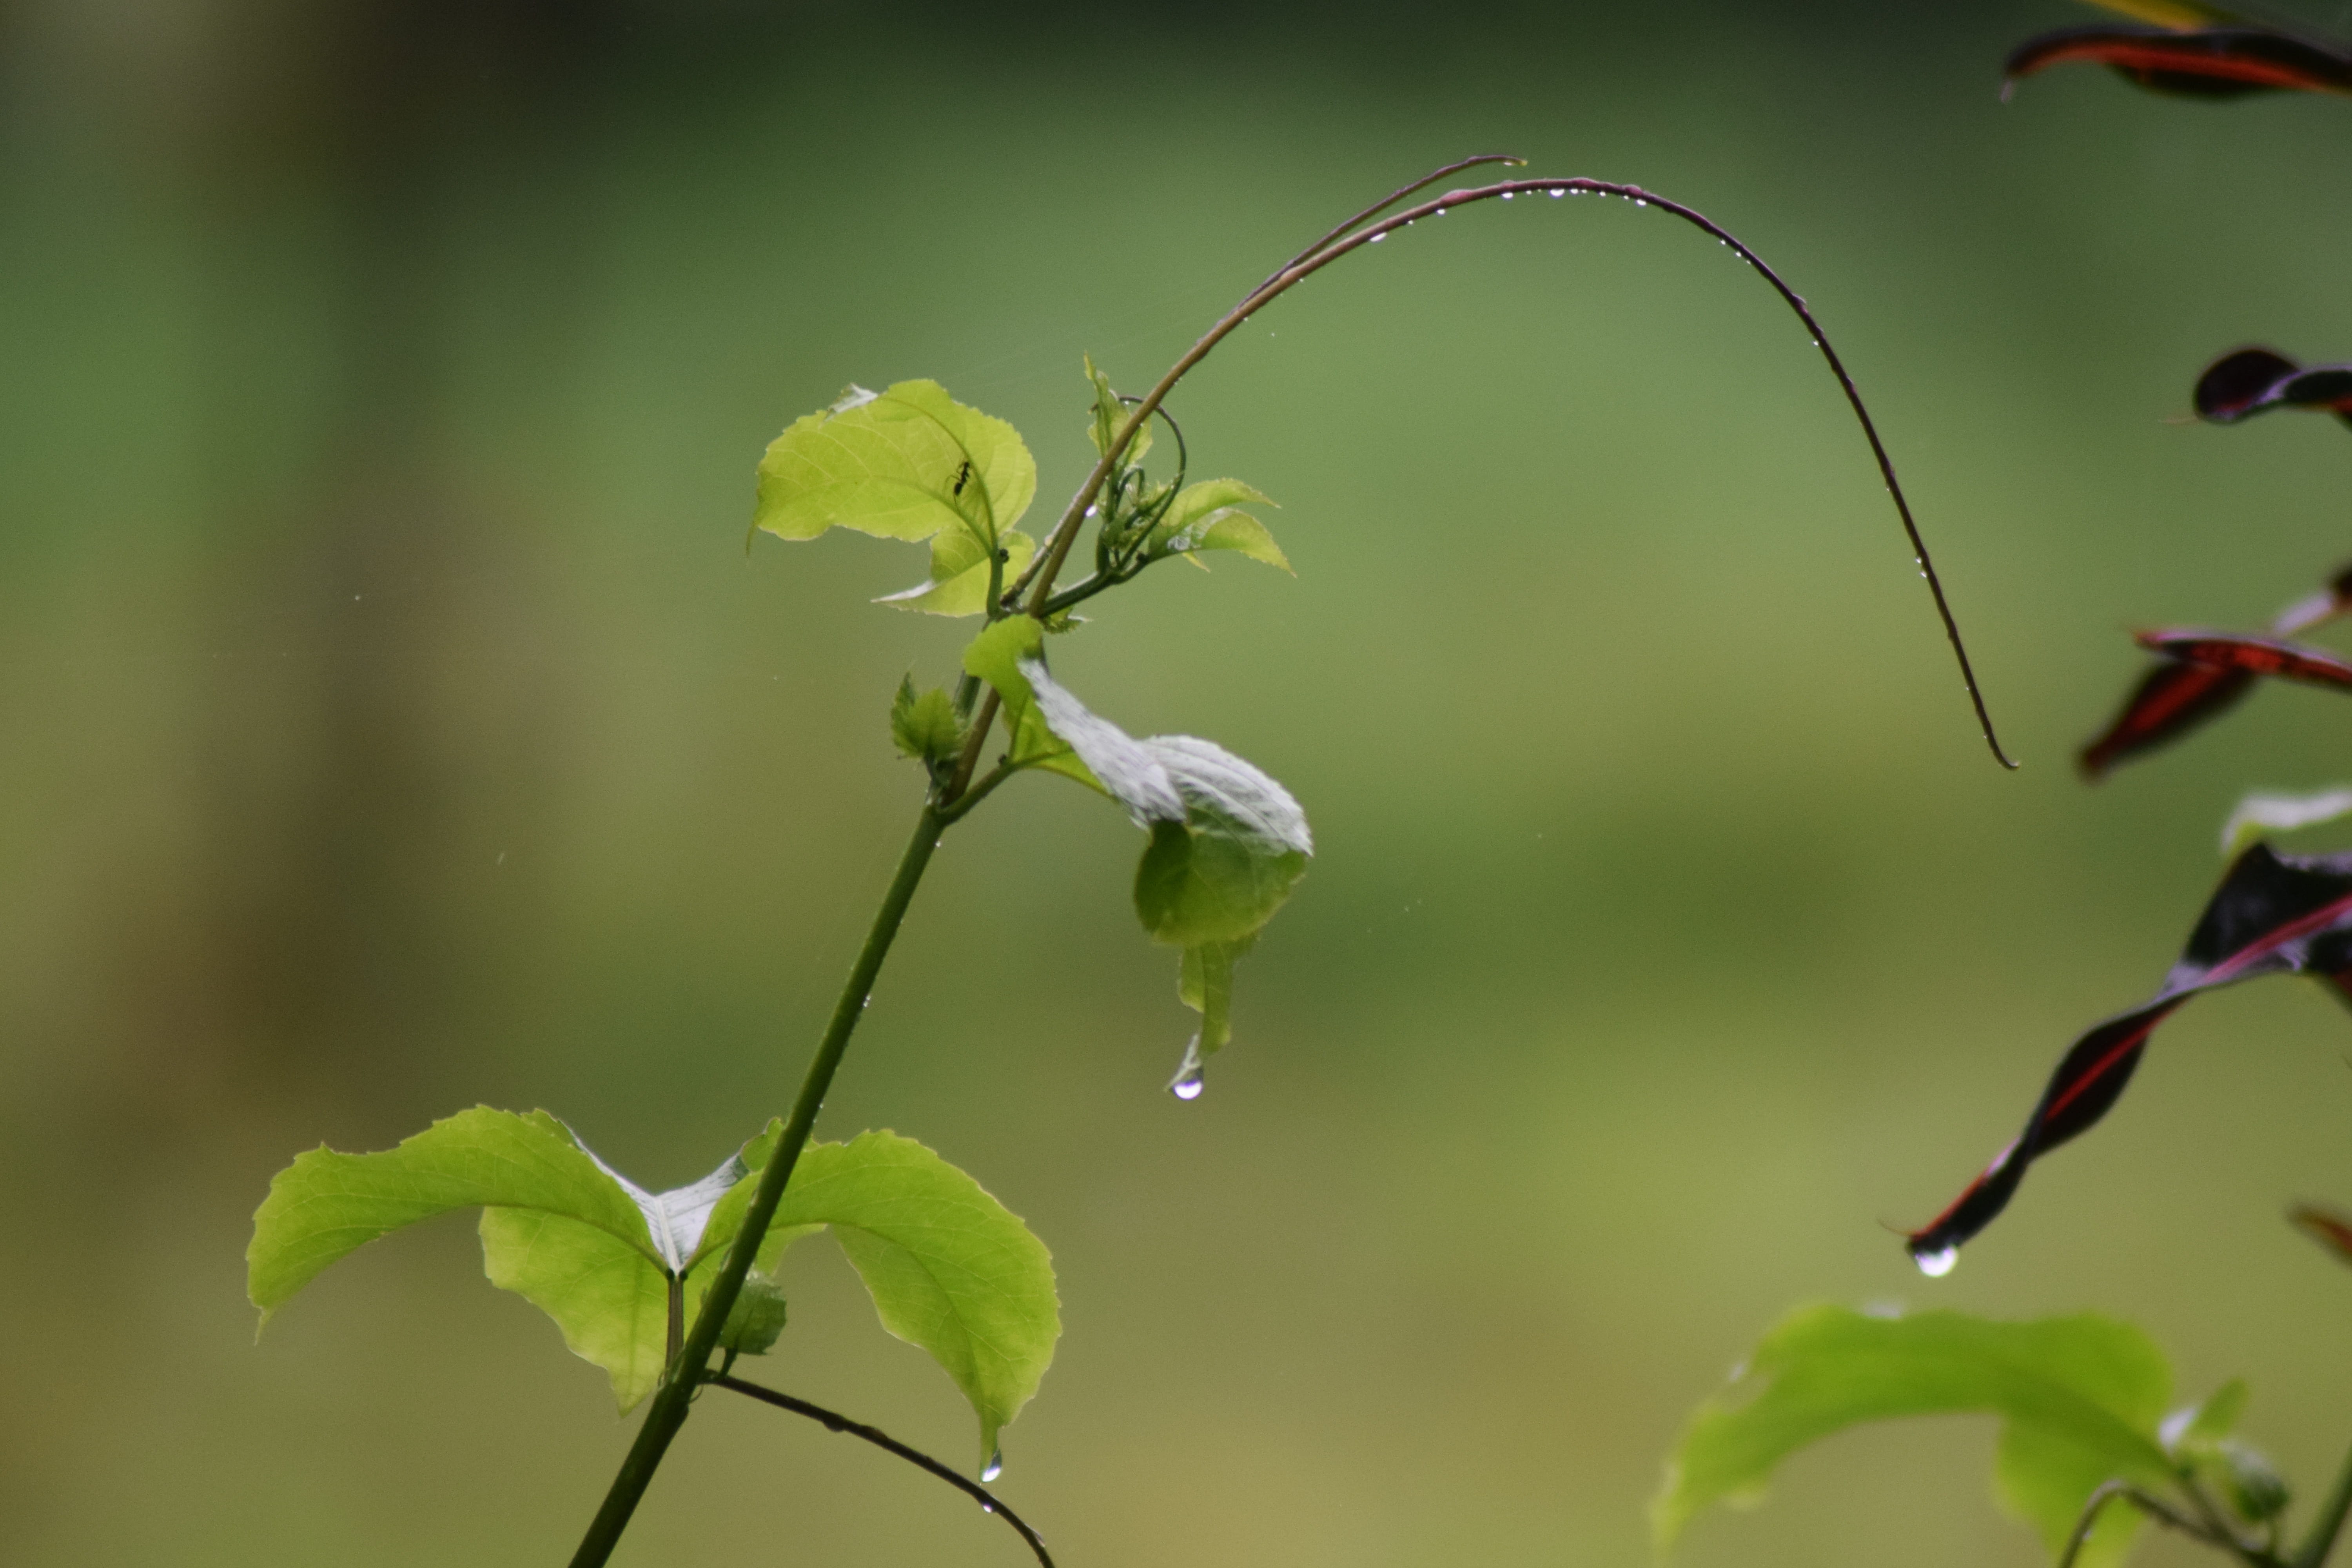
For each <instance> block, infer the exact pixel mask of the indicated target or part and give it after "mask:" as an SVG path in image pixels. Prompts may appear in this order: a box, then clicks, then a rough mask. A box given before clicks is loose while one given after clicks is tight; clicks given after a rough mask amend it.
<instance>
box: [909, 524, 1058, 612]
mask: <svg viewBox="0 0 2352 1568" xmlns="http://www.w3.org/2000/svg"><path fill="white" fill-rule="evenodd" d="M997 544H998V547H999V548H1001V549H1002V550H1003V552H1004V555H1005V559H1004V561H1003V564H1002V565H1000V566H999V567H998V569H997V575H996V580H997V581H998V582H1000V583H1010V582H1012V581H1013V579H1014V578H1016V577H1018V576H1019V575H1020V574H1021V573H1022V571H1023V569H1024V568H1025V567H1026V566H1027V565H1028V564H1029V562H1030V558H1031V557H1033V556H1034V555H1035V554H1036V553H1037V542H1036V541H1035V540H1034V539H1032V538H1030V537H1029V536H1028V535H1027V534H1025V533H1024V532H1022V531H1020V530H1019V529H1017V528H1016V529H1011V530H1008V531H1006V532H1005V533H1003V535H1002V536H1001V537H1000V538H999V539H998V541H997ZM988 584H989V571H988V547H987V546H986V545H984V544H982V543H981V542H979V541H978V540H976V539H974V538H973V537H972V536H971V533H970V532H969V531H965V530H962V529H953V530H945V531H940V532H939V533H935V534H933V535H932V536H931V574H930V576H929V579H927V580H926V581H924V582H921V583H918V584H915V585H914V586H913V587H911V588H908V589H905V590H903V591H902V592H899V593H896V594H886V595H883V596H882V597H881V598H878V599H877V600H875V601H874V602H875V603H876V604H877V605H889V606H890V607H891V608H892V609H894V610H919V611H921V612H922V613H923V614H924V615H927V616H976V615H979V614H980V613H981V612H982V610H985V609H987V608H988Z"/></svg>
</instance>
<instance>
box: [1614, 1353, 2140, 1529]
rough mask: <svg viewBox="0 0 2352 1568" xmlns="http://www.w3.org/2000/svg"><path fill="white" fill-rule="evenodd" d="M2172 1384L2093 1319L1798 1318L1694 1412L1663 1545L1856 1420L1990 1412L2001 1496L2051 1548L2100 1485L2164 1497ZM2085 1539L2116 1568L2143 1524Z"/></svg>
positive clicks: (1668, 1487) (2132, 1518) (2121, 1516)
mask: <svg viewBox="0 0 2352 1568" xmlns="http://www.w3.org/2000/svg"><path fill="white" fill-rule="evenodd" d="M2170 1383H2171V1377H2170V1373H2169V1372H2168V1370H2167V1368H2166V1366H2165V1363H2164V1358H2163V1357H2162V1356H2161V1355H2160V1354H2159V1353H2158V1351H2157V1350H2156V1347H2155V1346H2154V1345H2153V1344H2151V1343H2149V1342H2148V1340H2147V1336H2146V1335H2144V1334H2142V1333H2141V1332H2140V1331H2138V1330H2137V1329H2134V1328H2131V1327H2129V1326H2127V1325H2126V1324H2122V1323H2117V1322H2114V1321H2109V1320H2107V1319H2104V1318H2096V1317H2088V1316H2084V1317H2072V1318H2045V1319H2042V1320H2039V1321H2032V1322H2022V1323H2001V1322H1990V1321H1985V1320H1983V1319H1979V1318H1972V1317H1969V1316H1967V1315H1965V1314H1962V1313H1958V1312H1922V1313H1919V1314H1916V1316H1908V1317H1879V1316H1872V1315H1867V1314H1864V1313H1860V1312H1854V1311H1851V1310H1847V1309H1845V1308H1843V1307H1831V1306H1819V1307H1806V1308H1801V1309H1799V1310H1797V1311H1795V1312H1792V1313H1790V1315H1789V1316H1788V1317H1787V1318H1785V1319H1783V1320H1782V1321H1780V1324H1779V1325H1778V1326H1777V1327H1776V1328H1774V1329H1773V1330H1772V1331H1771V1332H1770V1333H1769V1334H1768V1335H1767V1336H1766V1337H1765V1339H1764V1342H1762V1343H1761V1344H1760V1345H1759V1346H1758V1347H1757V1350H1756V1352H1755V1354H1754V1355H1753V1356H1752V1357H1750V1358H1749V1360H1748V1363H1746V1365H1745V1366H1744V1367H1743V1368H1742V1370H1741V1371H1740V1372H1739V1373H1738V1374H1737V1375H1736V1376H1735V1377H1734V1379H1733V1381H1732V1384H1731V1386H1730V1387H1729V1388H1728V1389H1727V1390H1726V1391H1725V1392H1724V1393H1723V1394H1719V1395H1717V1397H1715V1398H1714V1399H1711V1400H1709V1401H1708V1402H1707V1403H1706V1405H1703V1406H1701V1407H1700V1409H1699V1411H1698V1413H1697V1415H1695V1416H1694V1417H1693V1418H1692V1421H1691V1424H1690V1426H1689V1428H1688V1430H1687V1431H1686V1432H1685V1435H1684V1437H1683V1441H1682V1443H1681V1445H1680V1447H1678V1448H1677V1449H1676V1451H1675V1455H1674V1457H1673V1458H1672V1459H1671V1460H1670V1461H1669V1463H1668V1465H1667V1468H1666V1479H1665V1484H1664V1489H1662V1491H1661V1492H1660V1494H1659V1496H1658V1499H1657V1500H1656V1501H1655V1502H1654V1504H1653V1505H1652V1510H1651V1519H1652V1523H1653V1526H1654V1529H1655V1531H1656V1534H1657V1540H1658V1544H1659V1546H1660V1548H1661V1549H1662V1550H1663V1549H1664V1547H1665V1546H1667V1545H1668V1544H1670V1543H1671V1542H1673V1540H1674V1538H1675V1536H1676V1535H1677V1534H1678V1533H1680V1531H1681V1530H1682V1528H1683V1526H1684V1525H1685V1523H1687V1522H1688V1521H1689V1520H1690V1519H1691V1517H1692V1516H1693V1515H1695V1514H1696V1513H1697V1512H1698V1511H1699V1510H1702V1509H1704V1508H1705V1507H1706V1506H1707V1505H1708V1504H1709V1503H1712V1502H1716V1501H1718V1500H1727V1499H1734V1498H1741V1497H1747V1496H1753V1495H1756V1494H1759V1493H1760V1492H1761V1491H1762V1489H1763V1488H1764V1486H1765V1484H1766V1483H1767V1482H1768V1481H1769V1479H1770V1478H1771V1475H1772V1471H1773V1469H1774V1468H1775V1467H1776V1466H1778V1465H1779V1463H1780V1460H1781V1459H1782V1458H1786V1457H1787V1456H1788V1455H1789V1454H1790V1453H1792V1452H1794V1451H1795V1450H1797V1449H1799V1448H1801V1447H1804V1446H1805V1445H1807V1444H1809V1443H1812V1442H1816V1441H1818V1440H1819V1439H1821V1438H1822V1437H1825V1436H1829V1435H1830V1434H1832V1433H1833V1432H1838V1431H1842V1430H1843V1429H1845V1428H1846V1427H1849V1426H1854V1425H1856V1424H1858V1423H1860V1422H1864V1421H1881V1420H1886V1419H1889V1418H1892V1417H1895V1416H1901V1415H1932V1414H1942V1413H1951V1412H1959V1411H1984V1412H1990V1413H1991V1414H1994V1415H2000V1417H2001V1418H2002V1421H2003V1433H2002V1441H2001V1447H2000V1461H1999V1466H1998V1472H1997V1473H1998V1479H1999V1481H2000V1494H2001V1497H2002V1500H2003V1501H2004V1502H2005V1503H2006V1504H2007V1505H2008V1506H2009V1507H2011V1509H2012V1510H2015V1511H2017V1512H2018V1513H2020V1514H2021V1515H2022V1516H2023V1517H2024V1518H2025V1520H2026V1521H2027V1522H2028V1523H2030V1524H2031V1525H2032V1526H2033V1528H2034V1529H2035V1530H2036V1531H2037V1532H2039V1533H2040V1534H2041V1536H2042V1540H2043V1541H2044V1542H2046V1543H2048V1544H2050V1545H2051V1546H2052V1547H2053V1550H2054V1549H2055V1548H2056V1547H2057V1546H2058V1545H2060V1544H2063V1542H2064V1540H2065V1538H2066V1536H2067V1534H2068V1532H2070V1531H2072V1530H2073V1529H2074V1523H2075V1521H2076V1520H2077V1519H2078V1518H2079V1517H2080V1515H2081V1512H2082V1510H2083V1507H2084V1503H2085V1502H2086V1501H2087V1500H2089V1497H2090V1494H2091V1492H2092V1491H2093V1490H2094V1489H2096V1488H2097V1487H2098V1486H2099V1485H2100V1484H2101V1483H2102V1482H2103V1481H2105V1480H2107V1479H2121V1480H2124V1481H2127V1482H2130V1483H2132V1484H2134V1485H2138V1486H2147V1487H2161V1486H2165V1485H2168V1483H2169V1482H2170V1480H2171V1466H2170V1463H2169V1461H2168V1458H2167V1457H2166V1455H2165V1452H2164V1450H2163V1449H2162V1448H2161V1447H2158V1443H2157V1439H2156V1426H2157V1421H2158V1417H2159V1416H2161V1415H2162V1414H2163V1412H2164V1405H2165V1401H2166V1398H2167V1396H2168V1394H2169V1391H2170ZM2109 1515H2111V1516H2112V1517H2113V1518H2115V1519H2116V1520H2118V1521H2120V1522H2118V1523H2115V1524H2107V1523H2105V1518H2106V1517H2108V1516H2103V1522H2102V1524H2101V1526H2100V1529H2099V1531H2098V1532H2097V1533H2096V1534H2095V1536H2094V1539H2093V1542H2092V1549H2093V1551H2094V1552H2095V1553H2096V1557H2095V1561H2104V1562H2108V1563H2112V1562H2113V1561H2114V1559H2115V1555H2116V1553H2117V1552H2120V1551H2121V1550H2122V1548H2123V1546H2124V1545H2125V1544H2126V1542H2127V1541H2128V1539H2129V1536H2130V1533H2131V1531H2132V1530H2133V1529H2134V1528H2135V1527H2136V1523H2137V1514H2136V1513H2135V1512H2134V1511H2133V1510H2121V1509H2118V1510H2109Z"/></svg>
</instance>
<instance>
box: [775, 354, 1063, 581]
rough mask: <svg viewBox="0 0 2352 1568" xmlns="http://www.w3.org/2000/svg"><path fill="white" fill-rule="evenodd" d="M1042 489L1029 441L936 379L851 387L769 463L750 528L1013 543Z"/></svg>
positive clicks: (796, 424) (799, 424)
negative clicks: (948, 535) (948, 534)
mask: <svg viewBox="0 0 2352 1568" xmlns="http://www.w3.org/2000/svg"><path fill="white" fill-rule="evenodd" d="M1036 491H1037V465H1036V463H1035V461H1034V459H1032V458H1031V457H1030V456H1029V449H1028V447H1025V446H1024V445H1022V442H1021V437H1020V435H1019V433H1018V432H1016V431H1015V430H1014V429H1013V426H1010V425H1007V424H1006V423H1005V422H1004V421H1003V420H1002V419H992V418H990V417H989V416H987V415H985V414H982V413H981V412H980V411H979V410H978V409H976V408H969V407H966V406H965V405H962V404H961V403H958V402H956V401H955V400H954V399H952V398H950V397H949V396H948V395H947V393H946V391H945V390H944V389H943V388H941V387H940V384H939V383H937V382H934V381H902V382H899V383H898V384H895V385H893V386H891V387H890V388H888V389H887V391H884V392H878V393H877V392H868V391H866V389H865V388H864V387H857V386H853V387H851V388H850V389H849V390H848V391H847V392H846V393H845V394H844V395H843V396H842V397H841V399H840V400H839V401H838V402H836V403H835V404H834V405H833V406H831V407H830V408H826V409H823V410H820V411H819V412H817V413H814V414H811V415H807V416H804V417H803V418H800V419H797V420H795V421H793V424H792V425H791V426H788V427H786V429H785V430H784V433H783V434H782V435H781V436H779V437H776V438H775V440H774V441H772V442H771V443H770V444H769V446H768V450H767V453H766V455H765V456H763V457H762V458H761V459H760V493H759V502H758V506H757V508H756V510H754V511H753V513H752V526H753V527H754V528H761V529H765V530H767V531H769V532H771V533H773V534H775V535H777V536H778V537H780V538H783V539H814V538H816V537H817V536H818V535H819V534H821V533H824V531H826V530H827V529H830V528H852V529H856V530H857V531H860V532H863V533H871V534H875V535H877V536H879V537H881V538H885V539H907V540H922V539H929V538H930V537H932V536H933V535H934V534H937V533H940V532H941V531H962V532H965V533H967V534H968V535H969V536H970V538H971V541H972V542H974V543H975V544H977V545H979V546H980V547H982V549H992V548H994V547H995V546H996V545H997V544H998V543H999V542H1000V541H1002V540H1003V538H1004V536H1005V534H1006V532H1007V531H1008V530H1010V529H1011V528H1012V527H1013V523H1015V522H1016V521H1019V520H1020V517H1021V514H1022V513H1023V512H1024V511H1026V510H1028V509H1029V502H1030V500H1031V499H1032V498H1033V497H1034V495H1035V494H1036Z"/></svg>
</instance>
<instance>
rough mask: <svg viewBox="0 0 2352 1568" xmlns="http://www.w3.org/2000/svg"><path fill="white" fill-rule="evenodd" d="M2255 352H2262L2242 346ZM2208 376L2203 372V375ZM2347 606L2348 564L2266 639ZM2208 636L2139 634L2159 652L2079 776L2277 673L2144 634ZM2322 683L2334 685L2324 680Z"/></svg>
mask: <svg viewBox="0 0 2352 1568" xmlns="http://www.w3.org/2000/svg"><path fill="white" fill-rule="evenodd" d="M2246 352H2248V353H2262V352H2264V351H2262V350H2248V351H2246ZM2208 374H2210V373H2208ZM2347 609H2352V565H2347V566H2345V567H2343V568H2340V569H2339V570H2338V571H2337V572H2336V575H2335V577H2334V578H2333V579H2332V580H2330V582H2329V583H2328V584H2327V586H2326V588H2324V589H2322V590H2321V591H2320V592H2318V593H2316V594H2313V595H2309V596H2307V597H2305V598H2302V599H2298V600H2296V601H2295V602H2294V604H2292V605H2288V606H2287V607H2286V608H2285V609H2284V610H2281V611H2280V612H2279V614H2278V617H2277V619H2275V620H2273V622H2272V623H2271V637H2272V638H2273V639H2275V638H2282V637H2293V636H2294V634H2295V633H2297V632H2301V631H2305V630H2307V629H2309V628H2310V627H2312V626H2317V625H2318V624H2319V623H2320V622H2322V621H2325V620H2328V619H2330V618H2332V617H2334V616H2340V615H2342V614H2344V613H2345V612H2346V611H2347ZM2213 636H2214V634H2209V633H2201V632H2200V633H2182V632H2151V633H2147V634H2145V635H2143V636H2142V637H2141V638H2140V641H2141V642H2142V644H2144V645H2146V646H2148V647H2156V648H2158V651H2159V652H2162V653H2164V654H2166V655H2167V657H2166V658H2163V659H2161V660H2159V661H2158V663H2156V664H2154V665H2151V666H2149V667H2148V670H2147V674H2145V675H2143V676H2141V677H2140V682H2139V685H2138V686H2137V687H2135V688H2134V689H2132V694H2131V696H2130V697H2129V698H2127V699H2126V700H2125V702H2124V706H2123V711H2122V712H2120V713H2117V714H2116V717H2115V721H2113V722H2112V723H2110V724H2109V725H2108V726H2107V727H2106V729H2105V731H2103V732H2101V734H2100V735H2099V737H2098V739H2096V740H2095V741H2093V742H2091V743H2090V744H2089V745H2087V746H2085V747H2084V748H2083V751H2082V754H2081V757H2080V762H2081V764H2082V769H2083V773H2084V776H2085V777H2086V778H2088V779H2090V780H2091V781H2092V782H2093V783H2096V782H2098V781H2099V780H2100V779H2102V778H2104V777H2105V776H2106V774H2107V771H2108V770H2109V769H2111V768H2113V767H2114V766H2115V765H2116V763H2119V762H2122V761H2123V760H2124V759H2125V758H2126V757H2132V756H2137V755H2138V754H2139V753H2140V752H2147V751H2153V750H2155V749H2156V748H2157V747H2158V746H2162V745H2165V744H2168V742H2173V741H2177V740H2179V738H2180V737H2181V736H2183V735H2185V734H2187V733H2188V732H2189V731H2191V730H2193V729H2195V728H2196V727H2197V726H2198V725H2200V724H2202V723H2204V722H2205V721H2207V720H2209V719H2211V718H2213V717H2214V716H2216V715H2217V714H2220V713H2221V712H2222V711H2224V710H2227V709H2229V708H2230V707H2231V706H2232V705H2233V704H2235V703H2236V702H2237V700H2239V699H2240V698H2242V697H2243V696H2245V694H2246V693H2247V692H2249V691H2251V690H2252V689H2253V686H2254V679H2255V677H2256V676H2258V675H2263V674H2274V673H2280V672H2278V671H2274V670H2258V669H2255V668H2250V667H2249V666H2248V665H2247V664H2246V663H2244V662H2242V661H2235V660H2232V659H2229V658H2214V659H2191V658H2188V657H2186V655H2185V653H2179V652H2175V651H2174V650H2173V649H2172V648H2170V647H2164V646H2163V645H2162V643H2161V642H2160V641H2159V642H2153V643H2152V642H2150V641H2149V638H2151V637H2154V638H2158V639H2165V638H2172V637H2196V638H2207V639H2210V638H2211V637H2213ZM2235 640H2237V641H2239V642H2242V643H2254V644H2258V645H2259V646H2263V647H2285V646H2289V645H2284V644H2280V643H2277V642H2275V641H2270V642H2265V641H2263V639H2249V638H2239V639H2235ZM2294 651H2295V653H2296V654H2297V656H2298V657H2306V658H2318V659H2322V660H2327V661H2328V662H2330V663H2333V662H2335V661H2333V660H2329V659H2328V656H2327V655H2325V654H2320V653H2317V652H2316V650H2314V649H2309V648H2296V649H2295V650H2294ZM2322 683H2323V684H2327V685H2334V684H2336V682H2335V681H2334V680H2333V679H2325V680H2323V682H2322Z"/></svg>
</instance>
